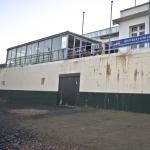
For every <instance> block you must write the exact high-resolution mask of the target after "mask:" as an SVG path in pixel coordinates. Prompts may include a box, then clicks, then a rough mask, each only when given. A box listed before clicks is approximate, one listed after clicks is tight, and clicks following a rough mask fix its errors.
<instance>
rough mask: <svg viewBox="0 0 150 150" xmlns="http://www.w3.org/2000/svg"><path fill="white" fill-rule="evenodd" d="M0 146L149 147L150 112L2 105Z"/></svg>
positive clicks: (61, 149)
mask: <svg viewBox="0 0 150 150" xmlns="http://www.w3.org/2000/svg"><path fill="white" fill-rule="evenodd" d="M8 139H9V140H8ZM0 149H2V150H5V149H14V150H17V149H21V150H28V149H30V150H32V149H35V150H41V149H43V150H48V149H49V150H150V114H142V113H131V112H123V111H113V110H101V109H92V108H66V107H57V108H49V107H43V106H38V107H37V106H32V107H25V106H24V107H20V106H19V107H18V106H11V107H10V106H7V105H5V106H3V105H1V106H0Z"/></svg>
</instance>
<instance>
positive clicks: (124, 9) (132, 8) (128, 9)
mask: <svg viewBox="0 0 150 150" xmlns="http://www.w3.org/2000/svg"><path fill="white" fill-rule="evenodd" d="M147 4H149V3H144V4H141V5H137V6H133V7H130V8H127V9H123V10H121V11H120V12H123V11H127V10H131V9H133V8H138V7H141V6H144V5H147Z"/></svg>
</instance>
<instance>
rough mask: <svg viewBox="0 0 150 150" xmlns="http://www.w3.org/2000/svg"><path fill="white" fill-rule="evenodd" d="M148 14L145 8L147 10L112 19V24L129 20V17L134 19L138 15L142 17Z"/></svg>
mask: <svg viewBox="0 0 150 150" xmlns="http://www.w3.org/2000/svg"><path fill="white" fill-rule="evenodd" d="M148 14H149V11H148V10H147V11H142V12H139V13H136V14H132V15H130V16H125V17H121V18H118V19H114V20H113V25H115V24H119V23H120V22H122V21H126V20H130V19H134V18H138V17H143V16H146V15H148Z"/></svg>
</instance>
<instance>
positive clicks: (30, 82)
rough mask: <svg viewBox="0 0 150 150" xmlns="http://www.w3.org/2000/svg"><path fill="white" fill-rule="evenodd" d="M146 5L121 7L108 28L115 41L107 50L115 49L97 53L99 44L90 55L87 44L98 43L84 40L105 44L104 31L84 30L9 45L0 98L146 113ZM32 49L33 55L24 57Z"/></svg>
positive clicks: (149, 53) (149, 67)
mask: <svg viewBox="0 0 150 150" xmlns="http://www.w3.org/2000/svg"><path fill="white" fill-rule="evenodd" d="M148 8H149V7H148V3H146V4H143V5H140V6H136V7H132V8H129V9H126V10H123V11H121V16H120V18H119V19H115V20H114V21H113V23H114V24H119V27H113V28H112V32H111V46H114V45H115V44H116V45H117V44H118V45H117V46H118V47H117V46H116V47H115V49H111V51H112V50H114V52H115V53H106V51H105V53H102V51H101V49H100V47H97V50H100V51H97V53H94V55H93V53H91V51H92V47H93V46H92V44H97V43H98V44H99V42H98V41H97V40H94V39H89V38H96V39H98V40H101V41H103V42H104V43H107V42H108V40H109V37H110V36H109V33H110V32H109V29H105V30H100V31H96V32H93V33H89V34H86V35H85V36H87V37H89V38H87V37H83V36H80V35H77V34H74V33H71V32H64V33H61V34H59V35H55V36H51V37H47V38H43V39H40V40H36V41H32V42H29V43H26V44H22V45H20V46H16V47H13V48H9V49H8V53H7V67H5V66H3V67H2V68H1V67H0V97H1V98H6V99H8V100H9V101H10V102H21V103H44V104H51V105H56V104H60V105H79V106H81V105H90V106H96V107H99V108H106V109H107V108H111V109H119V110H127V111H138V112H148V113H150V48H148V43H149V42H150V35H149V16H148ZM118 29H119V32H118ZM144 34H145V35H144ZM143 35H144V36H143ZM64 36H65V37H67V38H65V41H67V43H70V44H69V45H67V44H65V50H64V47H62V45H63V44H62V42H63V41H64V40H63V39H64V38H63V37H64ZM118 36H119V38H118ZM72 37H73V38H72ZM135 37H137V38H135ZM49 38H50V41H51V42H52V43H51V44H50V43H49V42H48V43H49V44H48V45H50V46H49V47H47V46H46V49H45V44H44V46H43V44H42V41H43V40H44V41H46V43H47V40H48V39H49ZM51 39H52V40H51ZM66 39H67V40H66ZM143 39H144V41H143ZM116 40H117V41H116ZM57 42H58V43H59V44H57ZM122 42H124V43H123V44H122ZM125 42H126V43H125ZM135 42H136V44H135ZM137 42H138V43H137ZM35 43H36V44H35ZM139 43H140V44H139ZM32 44H33V46H32ZM121 44H122V45H121ZM29 45H30V46H29ZM46 45H47V44H46ZM120 45H121V46H120ZM70 46H71V47H70ZM94 46H97V45H94ZM20 47H22V49H21V50H20ZM28 47H29V50H28ZM119 47H121V48H119ZM66 48H67V52H69V51H68V50H70V48H71V54H72V55H71V56H73V57H71V59H70V55H69V57H68V55H64V54H66V53H64V51H66ZM76 48H77V51H76ZM82 48H83V49H82ZM111 48H112V47H111ZM116 48H117V49H118V50H117V51H116ZM14 49H15V50H14ZM18 49H19V50H18ZM45 50H46V53H45V52H44V51H45ZM49 50H50V51H49ZM106 50H107V51H108V48H107V49H106ZM14 51H15V53H13V52H14ZM22 51H23V52H24V53H22ZM40 51H42V54H41V53H38V52H40ZM32 52H34V53H35V52H36V54H33V56H31V55H28V54H30V53H32ZM62 52H63V53H62ZM84 52H86V53H84ZM122 52H123V53H122ZM67 54H68V53H67ZM18 55H19V56H18ZM22 55H24V56H22ZM63 58H65V59H63ZM54 60H55V61H54ZM23 62H25V64H24V63H23ZM28 62H29V63H28ZM10 64H11V65H10ZM20 64H21V65H20Z"/></svg>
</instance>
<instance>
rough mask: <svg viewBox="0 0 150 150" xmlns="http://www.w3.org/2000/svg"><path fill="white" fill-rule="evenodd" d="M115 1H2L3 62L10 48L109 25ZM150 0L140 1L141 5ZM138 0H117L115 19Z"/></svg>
mask: <svg viewBox="0 0 150 150" xmlns="http://www.w3.org/2000/svg"><path fill="white" fill-rule="evenodd" d="M110 2H111V0H0V63H1V62H5V58H6V49H7V48H9V47H12V46H15V45H18V44H22V43H25V42H29V41H31V40H36V39H39V38H42V37H46V36H50V35H53V34H56V33H60V32H64V31H66V30H69V31H72V32H75V33H78V34H81V25H82V12H83V11H85V26H84V33H88V32H92V31H96V30H100V29H104V28H107V27H109V16H110ZM145 2H148V0H137V4H142V3H145ZM134 3H135V0H114V3H113V19H116V18H118V17H119V16H120V10H122V9H126V8H128V7H132V6H134Z"/></svg>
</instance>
